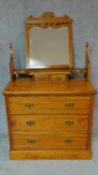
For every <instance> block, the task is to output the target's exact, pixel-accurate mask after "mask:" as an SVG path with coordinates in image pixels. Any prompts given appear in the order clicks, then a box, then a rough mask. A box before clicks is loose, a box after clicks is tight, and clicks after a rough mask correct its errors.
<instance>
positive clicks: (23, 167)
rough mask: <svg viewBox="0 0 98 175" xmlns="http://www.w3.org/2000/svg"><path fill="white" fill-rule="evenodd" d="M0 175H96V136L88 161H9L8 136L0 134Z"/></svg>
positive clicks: (97, 159)
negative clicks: (91, 156) (90, 157)
mask: <svg viewBox="0 0 98 175" xmlns="http://www.w3.org/2000/svg"><path fill="white" fill-rule="evenodd" d="M0 138H1V139H0V145H1V146H0V175H27V174H29V175H98V136H97V135H95V136H94V137H93V159H92V160H89V161H83V160H82V161H76V160H74V161H70V160H65V161H64V160H60V161H59V160H49V161H48V160H44V161H43V160H36V161H34V160H31V161H26V160H25V161H15V160H14V161H11V160H9V157H8V149H9V145H8V138H7V136H6V135H5V134H1V136H0Z"/></svg>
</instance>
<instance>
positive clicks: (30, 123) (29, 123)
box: [26, 120, 35, 126]
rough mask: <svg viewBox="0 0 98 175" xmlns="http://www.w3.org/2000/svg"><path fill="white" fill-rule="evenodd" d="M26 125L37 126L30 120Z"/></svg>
mask: <svg viewBox="0 0 98 175" xmlns="http://www.w3.org/2000/svg"><path fill="white" fill-rule="evenodd" d="M26 124H27V125H28V126H33V125H34V124H35V121H32V120H28V121H26Z"/></svg>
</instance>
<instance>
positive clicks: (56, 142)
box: [12, 133, 88, 150]
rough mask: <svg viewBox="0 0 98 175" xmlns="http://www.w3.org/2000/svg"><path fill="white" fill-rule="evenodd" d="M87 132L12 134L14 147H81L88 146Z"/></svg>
mask: <svg viewBox="0 0 98 175" xmlns="http://www.w3.org/2000/svg"><path fill="white" fill-rule="evenodd" d="M87 137H88V136H87V135H86V134H83V135H82V134H81V135H80V134H79V135H70V134H68V135H66V134H65V135H64V133H61V134H60V133H59V134H58V135H57V134H53V133H52V134H50V133H49V134H47V133H46V134H40V133H39V134H26V135H24V134H21V133H20V134H12V149H24V150H25V149H29V150H30V149H78V148H79V149H80V148H84V149H86V148H87V144H88V141H87V140H88V139H87Z"/></svg>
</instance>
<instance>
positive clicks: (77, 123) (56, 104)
mask: <svg viewBox="0 0 98 175" xmlns="http://www.w3.org/2000/svg"><path fill="white" fill-rule="evenodd" d="M62 28H64V30H65V31H64V30H61V31H60V29H62ZM32 29H34V30H32ZM51 29H52V30H51ZM58 29H59V30H58ZM31 31H32V32H31ZM45 31H46V32H45ZM33 32H34V33H33ZM44 32H45V36H44ZM52 32H53V33H52ZM56 32H57V33H56ZM64 32H65V33H64ZM55 33H56V34H55ZM52 34H53V35H52ZM40 36H41V38H40ZM37 37H38V39H37ZM47 37H49V38H47ZM64 37H65V38H64ZM33 39H34V40H33ZM50 39H53V40H52V42H51V40H50ZM65 40H66V42H65ZM58 41H59V42H61V43H59V44H58V45H57V43H58ZM46 44H47V45H48V46H47V47H46ZM52 44H53V45H52ZM62 44H63V45H62ZM34 45H35V46H34ZM42 45H43V46H44V47H43V46H42ZM55 46H56V47H55ZM60 47H61V48H60ZM64 47H65V50H63V48H64ZM55 49H57V50H55ZM88 49H89V45H88V43H86V48H85V59H86V64H85V68H73V54H72V51H73V49H72V19H71V18H70V17H68V16H64V17H55V15H54V14H53V13H52V12H45V13H44V14H43V15H42V17H38V18H34V17H29V18H28V19H27V21H26V58H27V69H24V70H22V69H21V70H18V69H16V68H15V64H14V52H13V47H12V44H10V54H11V60H10V75H11V81H10V82H9V83H8V85H7V86H6V88H5V89H4V91H3V94H4V95H5V101H6V111H7V121H8V130H9V142H10V159H91V157H92V150H91V142H92V141H91V140H92V123H93V111H94V98H95V94H96V90H95V88H94V86H93V85H92V83H91V81H90V60H89V50H88ZM46 51H47V53H46ZM55 51H56V52H57V53H53V52H55ZM65 51H66V53H65ZM36 52H37V53H36ZM38 52H39V53H38ZM63 52H64V53H63ZM52 54H53V56H52ZM33 55H34V56H33ZM60 55H61V57H60ZM63 57H64V59H63ZM37 58H38V59H39V60H38V59H37ZM34 59H35V60H34ZM36 59H37V60H36ZM56 59H57V60H56ZM55 63H56V64H55ZM60 63H61V64H60Z"/></svg>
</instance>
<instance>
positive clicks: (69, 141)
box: [65, 138, 73, 144]
mask: <svg viewBox="0 0 98 175" xmlns="http://www.w3.org/2000/svg"><path fill="white" fill-rule="evenodd" d="M72 142H73V139H72V138H67V139H65V143H67V144H71V143H72Z"/></svg>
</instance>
